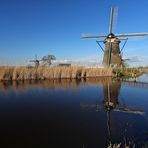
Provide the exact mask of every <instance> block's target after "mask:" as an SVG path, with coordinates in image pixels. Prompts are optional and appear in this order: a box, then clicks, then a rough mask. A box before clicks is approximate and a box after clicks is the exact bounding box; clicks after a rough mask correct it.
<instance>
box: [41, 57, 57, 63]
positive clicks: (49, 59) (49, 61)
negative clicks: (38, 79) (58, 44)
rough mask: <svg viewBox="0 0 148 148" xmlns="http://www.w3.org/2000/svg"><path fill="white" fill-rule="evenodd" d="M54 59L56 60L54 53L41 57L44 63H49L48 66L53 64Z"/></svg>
mask: <svg viewBox="0 0 148 148" xmlns="http://www.w3.org/2000/svg"><path fill="white" fill-rule="evenodd" d="M52 60H56V57H55V56H54V55H47V56H44V57H43V58H42V59H41V61H42V62H43V65H48V66H50V65H51V61H52Z"/></svg>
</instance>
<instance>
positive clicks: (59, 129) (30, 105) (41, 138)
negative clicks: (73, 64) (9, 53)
mask: <svg viewBox="0 0 148 148" xmlns="http://www.w3.org/2000/svg"><path fill="white" fill-rule="evenodd" d="M0 141H1V142H0V147H2V148H3V147H4V148H5V147H19V148H33V147H40V148H46V147H48V148H49V147H52V148H54V147H60V148H61V147H64V148H66V147H71V148H72V147H75V148H78V147H82V148H107V147H108V146H109V145H114V144H120V146H121V147H124V145H135V147H136V148H142V147H148V75H147V74H144V75H143V76H140V77H139V78H137V79H136V81H135V80H133V81H132V80H129V81H128V80H122V81H121V80H113V79H112V78H110V77H104V78H96V79H93V78H91V79H86V80H79V81H78V80H69V79H63V80H50V81H49V80H48V81H14V82H8V81H5V82H0Z"/></svg>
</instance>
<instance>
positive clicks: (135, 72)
mask: <svg viewBox="0 0 148 148" xmlns="http://www.w3.org/2000/svg"><path fill="white" fill-rule="evenodd" d="M113 74H114V76H115V77H127V78H134V77H138V76H140V75H141V74H143V70H141V69H140V68H115V69H113Z"/></svg>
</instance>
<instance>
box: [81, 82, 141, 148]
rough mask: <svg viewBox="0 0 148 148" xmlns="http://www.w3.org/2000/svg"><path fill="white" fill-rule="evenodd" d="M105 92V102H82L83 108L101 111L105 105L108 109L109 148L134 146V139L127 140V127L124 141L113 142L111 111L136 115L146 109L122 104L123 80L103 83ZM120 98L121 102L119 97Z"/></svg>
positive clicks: (131, 147) (132, 147) (130, 147)
mask: <svg viewBox="0 0 148 148" xmlns="http://www.w3.org/2000/svg"><path fill="white" fill-rule="evenodd" d="M102 87H103V94H104V99H103V103H102V104H99V103H98V102H96V104H94V105H90V104H81V105H80V107H81V109H82V110H85V111H86V110H87V111H90V110H95V111H96V112H99V111H100V110H101V109H102V108H103V107H105V109H106V114H107V132H108V148H120V147H125V148H134V147H135V144H134V140H133V139H130V140H127V139H128V138H127V137H126V135H127V134H128V133H126V132H127V129H124V132H123V142H124V143H113V142H112V131H111V129H112V128H111V127H112V124H111V112H114V111H115V112H123V113H131V114H136V115H140V116H141V115H144V111H143V110H140V109H134V108H129V107H127V106H126V105H125V104H124V103H123V105H122V103H121V100H122V102H124V101H123V97H122V95H121V93H120V88H121V81H112V82H107V83H103V86H102ZM119 98H120V102H119V101H118V99H119Z"/></svg>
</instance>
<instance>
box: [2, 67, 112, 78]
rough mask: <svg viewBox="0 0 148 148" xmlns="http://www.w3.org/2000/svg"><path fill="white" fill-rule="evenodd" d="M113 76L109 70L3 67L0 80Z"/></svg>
mask: <svg viewBox="0 0 148 148" xmlns="http://www.w3.org/2000/svg"><path fill="white" fill-rule="evenodd" d="M100 76H113V73H112V69H111V68H83V67H78V66H73V67H60V66H57V67H38V68H26V67H13V68H12V67H3V68H0V80H45V79H63V78H65V79H76V78H82V77H86V78H88V77H100Z"/></svg>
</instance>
